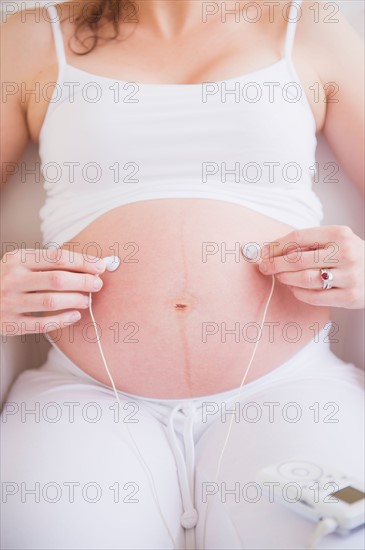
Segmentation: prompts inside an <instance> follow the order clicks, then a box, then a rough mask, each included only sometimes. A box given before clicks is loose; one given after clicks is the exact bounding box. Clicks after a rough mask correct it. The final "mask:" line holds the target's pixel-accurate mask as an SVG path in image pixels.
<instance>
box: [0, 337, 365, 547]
mask: <svg viewBox="0 0 365 550" xmlns="http://www.w3.org/2000/svg"><path fill="white" fill-rule="evenodd" d="M325 336H326V335H325V333H324V332H322V333H320V334H319V336H318V340H319V341H318V342H315V341H312V342H311V343H310V344H308V345H307V346H305V347H304V348H303V349H302V350H300V351H299V353H297V354H296V355H294V356H293V357H292V358H291V359H290V360H289V361H288V362H286V363H285V364H284V365H282V366H281V367H279V368H277V369H276V370H274V371H272V372H271V373H269V374H268V375H265V376H263V377H261V378H260V379H258V380H255V381H253V382H250V383H248V384H246V386H244V388H243V390H242V393H241V397H240V399H239V401H237V400H236V396H237V391H238V389H236V390H233V391H230V392H224V393H221V394H217V395H211V396H205V397H202V398H197V399H180V400H153V399H145V398H140V397H137V396H131V395H128V394H125V393H122V392H118V395H119V397H120V402H121V405H122V409H120V408H119V406H118V404H117V402H116V399H115V395H114V393H113V391H112V389H111V388H109V387H107V386H104V385H103V384H100V383H99V382H97V381H96V380H94V379H93V378H91V377H89V376H88V375H86V374H85V373H83V372H82V371H81V370H80V369H78V367H77V366H76V365H74V364H73V363H71V361H69V360H68V359H67V358H66V357H65V356H64V355H62V354H61V353H59V350H57V349H55V348H52V349H51V350H50V352H49V355H48V359H47V361H46V363H45V364H44V365H43V366H42V367H41V368H39V369H35V370H26V371H24V372H23V373H22V374H21V375H20V376H19V377H18V379H17V380H16V382H15V384H14V385H13V387H12V389H11V391H10V394H9V396H8V398H7V402H6V403H5V405H4V409H3V413H2V422H1V438H2V442H1V443H2V465H1V466H2V467H1V473H2V521H1V530H2V531H1V548H2V549H4V550H10V549H11V550H13V549H14V550H15V549H17V550H20V549H21V550H23V549H24V550H25V549H27V550H28V549H32V550H40V549H54V550H56V549H57V550H64V549H70V550H71V549H72V550H79V549H83V550H84V549H85V550H91V549H98V550H99V549H100V550H101V549H108V550H111V549H128V550H129V549H138V550H140V549H159V550H161V549H167V548H169V549H175V548H176V549H194V548H197V549H204V548H206V549H210V550H211V549H224V550H228V549H241V548H242V549H246V550H249V549H250V550H251V549H252V550H253V549H255V550H256V549H260V550H264V549H265V550H271V549H291V550H292V549H300V548H305V547H306V543H307V540H308V538H309V537H310V535H311V533H312V531H313V528H314V524H313V523H312V522H311V521H309V520H308V519H306V518H305V517H302V516H300V515H298V514H296V513H294V512H293V511H292V509H291V508H290V507H288V506H283V505H282V504H278V503H272V502H269V501H268V498H267V497H266V496H265V495H264V494H262V495H261V496H260V494H259V492H258V487H257V484H256V483H255V479H256V473H257V472H258V470H259V469H260V468H262V467H264V466H268V465H270V464H275V463H277V462H284V461H288V460H290V459H292V458H296V457H299V456H300V457H302V458H303V457H304V458H305V459H307V460H308V461H310V462H314V463H319V464H322V465H324V466H329V467H330V468H331V467H332V468H335V469H339V470H342V471H344V473H348V474H349V475H352V476H355V477H357V478H359V479H360V480H363V479H364V402H363V380H364V377H363V372H362V371H361V370H359V369H357V368H356V367H354V366H353V365H351V364H346V363H344V362H343V361H341V360H340V359H338V358H337V357H336V356H335V355H334V354H333V353H332V352H331V351H330V349H329V344H328V343H325V342H324V339H325ZM227 368H229V367H228V366H227ZM253 368H254V366H253ZM242 370H244V368H243V369H242ZM232 415H233V416H232ZM231 417H232V418H233V422H232V431H231V434H230V438H229V441H228V444H227V447H226V449H225V452H224V454H223V457H222V462H221V468H220V474H219V478H218V480H216V479H215V474H216V469H217V463H218V460H219V457H220V453H221V448H222V445H223V443H224V441H225V438H226V434H227V430H228V427H229V423H230V419H231ZM363 546H364V530H358V531H357V532H355V533H353V534H351V535H349V536H347V537H342V536H340V535H337V534H333V535H330V536H328V537H327V538H325V539H324V540H323V541H322V542H321V543H320V545H319V548H332V549H336V550H337V549H349V550H350V549H351V550H355V549H360V548H363Z"/></svg>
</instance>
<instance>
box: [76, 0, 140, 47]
mask: <svg viewBox="0 0 365 550" xmlns="http://www.w3.org/2000/svg"><path fill="white" fill-rule="evenodd" d="M77 7H78V9H76V14H75V17H74V23H75V34H74V36H73V38H74V39H76V41H77V42H78V43H79V44H81V46H82V48H83V51H82V52H80V51H75V50H74V49H73V48H72V47H71V49H72V51H74V53H77V54H78V55H86V54H88V53H90V52H91V51H93V50H94V48H96V46H97V44H98V41H99V40H114V39H115V38H117V37H118V36H119V31H120V22H121V21H130V22H136V21H137V13H138V8H137V6H136V4H135V3H134V2H133V0H87V1H86V2H85V1H84V2H83V3H82V4H78V2H77ZM104 25H109V27H110V25H111V27H112V29H113V34H112V35H111V36H105V35H101V34H99V30H100V29H101V27H103V26H104ZM84 29H89V30H91V35H89V36H87V37H86V38H85V37H84V38H83V39H80V33H81V31H83V30H84ZM90 44H91V45H90Z"/></svg>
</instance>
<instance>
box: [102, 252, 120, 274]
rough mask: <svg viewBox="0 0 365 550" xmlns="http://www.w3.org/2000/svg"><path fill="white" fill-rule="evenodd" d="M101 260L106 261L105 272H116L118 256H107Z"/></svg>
mask: <svg viewBox="0 0 365 550" xmlns="http://www.w3.org/2000/svg"><path fill="white" fill-rule="evenodd" d="M103 259H104V260H106V270H107V271H116V270H117V269H118V267H119V266H120V258H118V256H107V257H106V258H103Z"/></svg>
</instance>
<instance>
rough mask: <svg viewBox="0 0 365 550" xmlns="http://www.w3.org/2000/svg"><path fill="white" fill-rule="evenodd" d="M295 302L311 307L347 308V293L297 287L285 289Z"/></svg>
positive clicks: (336, 290) (338, 290)
mask: <svg viewBox="0 0 365 550" xmlns="http://www.w3.org/2000/svg"><path fill="white" fill-rule="evenodd" d="M287 288H288V289H289V290H290V291H291V292H292V293H293V295H294V296H295V297H296V298H297V300H299V301H301V302H305V303H306V304H310V305H312V306H324V307H346V308H348V304H349V296H348V292H347V291H346V290H343V289H339V288H337V289H336V288H331V289H330V290H308V289H304V288H297V287H290V286H288V287H287Z"/></svg>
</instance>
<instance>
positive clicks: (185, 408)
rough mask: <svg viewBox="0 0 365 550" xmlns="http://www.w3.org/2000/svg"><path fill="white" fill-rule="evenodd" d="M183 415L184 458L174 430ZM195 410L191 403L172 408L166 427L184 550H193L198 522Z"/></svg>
mask: <svg viewBox="0 0 365 550" xmlns="http://www.w3.org/2000/svg"><path fill="white" fill-rule="evenodd" d="M180 410H181V411H182V412H183V413H184V415H185V417H186V418H185V422H184V433H183V437H184V448H185V457H184V455H183V453H182V451H181V448H180V445H179V441H178V439H177V437H176V433H175V430H174V418H175V416H176V413H177V412H178V411H180ZM195 416H196V409H195V406H194V405H193V403H189V404H187V405H185V404H181V403H180V404H178V405H176V407H174V408H173V410H172V412H171V415H170V418H169V421H168V425H167V433H168V436H169V440H170V444H171V449H172V452H173V453H174V456H175V461H176V467H177V474H178V478H179V484H180V491H181V499H182V503H183V509H184V512H183V514H182V516H181V518H180V523H181V525H182V527H183V528H184V529H185V550H195V549H196V542H195V526H196V524H197V522H198V512H197V511H196V509H195V507H194V500H195V499H194V471H195V444H194V421H195Z"/></svg>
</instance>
